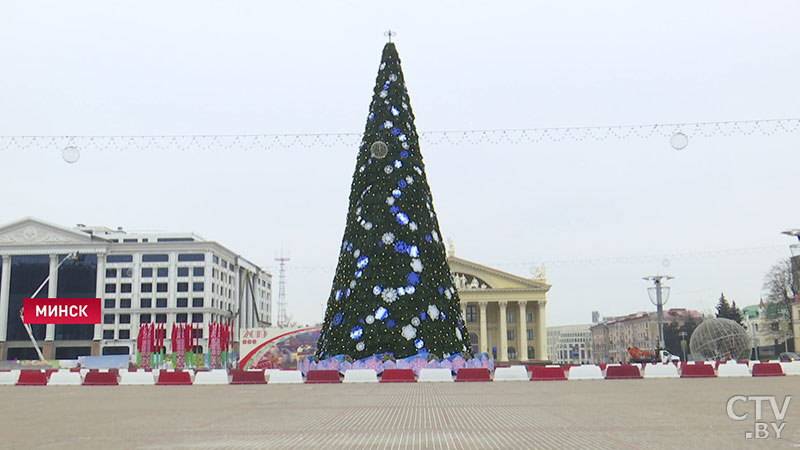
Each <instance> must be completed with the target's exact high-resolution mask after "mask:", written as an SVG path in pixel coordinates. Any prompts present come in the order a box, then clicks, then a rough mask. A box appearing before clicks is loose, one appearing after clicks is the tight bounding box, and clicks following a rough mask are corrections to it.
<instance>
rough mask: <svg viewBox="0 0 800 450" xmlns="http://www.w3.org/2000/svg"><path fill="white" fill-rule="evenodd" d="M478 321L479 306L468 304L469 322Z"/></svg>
mask: <svg viewBox="0 0 800 450" xmlns="http://www.w3.org/2000/svg"><path fill="white" fill-rule="evenodd" d="M477 321H478V307H477V306H475V305H467V322H477Z"/></svg>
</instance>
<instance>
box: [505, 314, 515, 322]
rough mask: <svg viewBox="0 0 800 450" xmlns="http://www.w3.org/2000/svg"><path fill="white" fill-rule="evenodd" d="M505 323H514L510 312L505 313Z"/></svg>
mask: <svg viewBox="0 0 800 450" xmlns="http://www.w3.org/2000/svg"><path fill="white" fill-rule="evenodd" d="M506 322H508V323H514V313H512V312H507V313H506Z"/></svg>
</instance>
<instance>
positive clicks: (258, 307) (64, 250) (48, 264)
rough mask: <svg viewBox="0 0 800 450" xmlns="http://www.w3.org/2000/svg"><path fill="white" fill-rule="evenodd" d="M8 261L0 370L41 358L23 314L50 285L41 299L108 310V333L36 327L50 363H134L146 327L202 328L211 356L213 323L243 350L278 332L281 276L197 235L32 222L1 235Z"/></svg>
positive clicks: (0, 271)
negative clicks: (275, 309)
mask: <svg viewBox="0 0 800 450" xmlns="http://www.w3.org/2000/svg"><path fill="white" fill-rule="evenodd" d="M75 254H77V257H75V256H74V255H75ZM68 255H73V257H71V258H70V257H68ZM0 257H2V258H0V360H2V359H15V358H18V359H36V358H37V356H36V353H35V350H34V349H33V347H32V344H31V342H30V339H29V338H28V335H27V333H26V332H25V331H24V328H23V325H22V321H21V320H20V318H19V312H18V311H19V310H20V308H21V307H22V302H23V299H24V298H26V297H30V296H31V295H32V294H33V292H34V291H35V290H36V288H37V287H38V286H39V285H40V284H41V283H42V282H43V281H44V280H45V279H47V278H48V277H49V282H48V284H47V286H46V287H45V289H43V290H42V293H41V294H40V295H39V296H38V297H46V298H56V297H60V298H71V297H72V298H87V297H93V298H100V299H101V302H102V307H103V316H102V322H103V323H101V324H96V325H33V326H32V328H33V333H34V337H35V338H36V340H37V343H38V344H39V346H40V348H41V350H42V351H43V353H44V356H45V358H49V359H71V358H75V357H77V356H81V355H100V354H129V353H133V352H135V351H136V338H137V334H138V330H139V324H140V323H163V324H165V326H166V329H167V330H170V329H171V328H172V325H173V324H174V323H191V324H193V325H194V326H196V327H197V326H199V329H198V330H197V333H199V334H201V335H200V336H199V337H200V345H201V347H202V349H205V348H206V346H207V343H208V324H209V323H212V322H230V323H232V324H233V326H234V329H235V330H234V331H235V334H234V336H235V339H237V340H238V336H239V329H240V328H252V327H263V326H269V325H271V320H270V317H271V313H272V275H271V274H270V273H269V272H267V271H266V270H264V269H262V268H261V267H259V266H258V265H256V264H254V263H253V262H251V261H249V260H247V259H245V258H243V257H242V256H240V255H239V254H237V253H235V252H234V251H232V250H230V249H228V248H226V247H224V246H222V245H221V244H219V243H217V242H214V241H208V240H205V239H203V238H202V237H200V236H198V235H196V234H194V233H161V232H141V233H139V232H136V233H133V232H126V231H125V230H123V229H122V228H118V229H110V228H107V227H99V226H86V225H82V224H79V225H77V226H76V227H63V226H60V225H55V224H51V223H48V222H45V221H42V220H39V219H35V218H24V219H21V220H18V221H15V222H12V223H9V224H6V225H2V226H0ZM167 338H169V331H168V332H167ZM166 345H167V348H168V349H169V348H171V346H170V344H169V339H167V344H166ZM201 351H202V350H201Z"/></svg>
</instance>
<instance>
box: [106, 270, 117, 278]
mask: <svg viewBox="0 0 800 450" xmlns="http://www.w3.org/2000/svg"><path fill="white" fill-rule="evenodd" d="M106 278H117V269H106Z"/></svg>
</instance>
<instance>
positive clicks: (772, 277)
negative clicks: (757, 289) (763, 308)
mask: <svg viewBox="0 0 800 450" xmlns="http://www.w3.org/2000/svg"><path fill="white" fill-rule="evenodd" d="M795 286H796V284H795V283H794V279H793V275H792V262H791V261H790V260H789V259H782V260H780V261H778V262H777V263H775V264H774V265H773V266H772V268H770V269H769V272H767V274H766V275H765V276H764V285H763V289H764V297H765V300H766V301H767V302H772V303H783V304H784V305H786V306H787V307H788V306H789V303H790V302H791V301H792V299H794V298H795V296H796V295H798V294H800V292H796V291H795Z"/></svg>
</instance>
